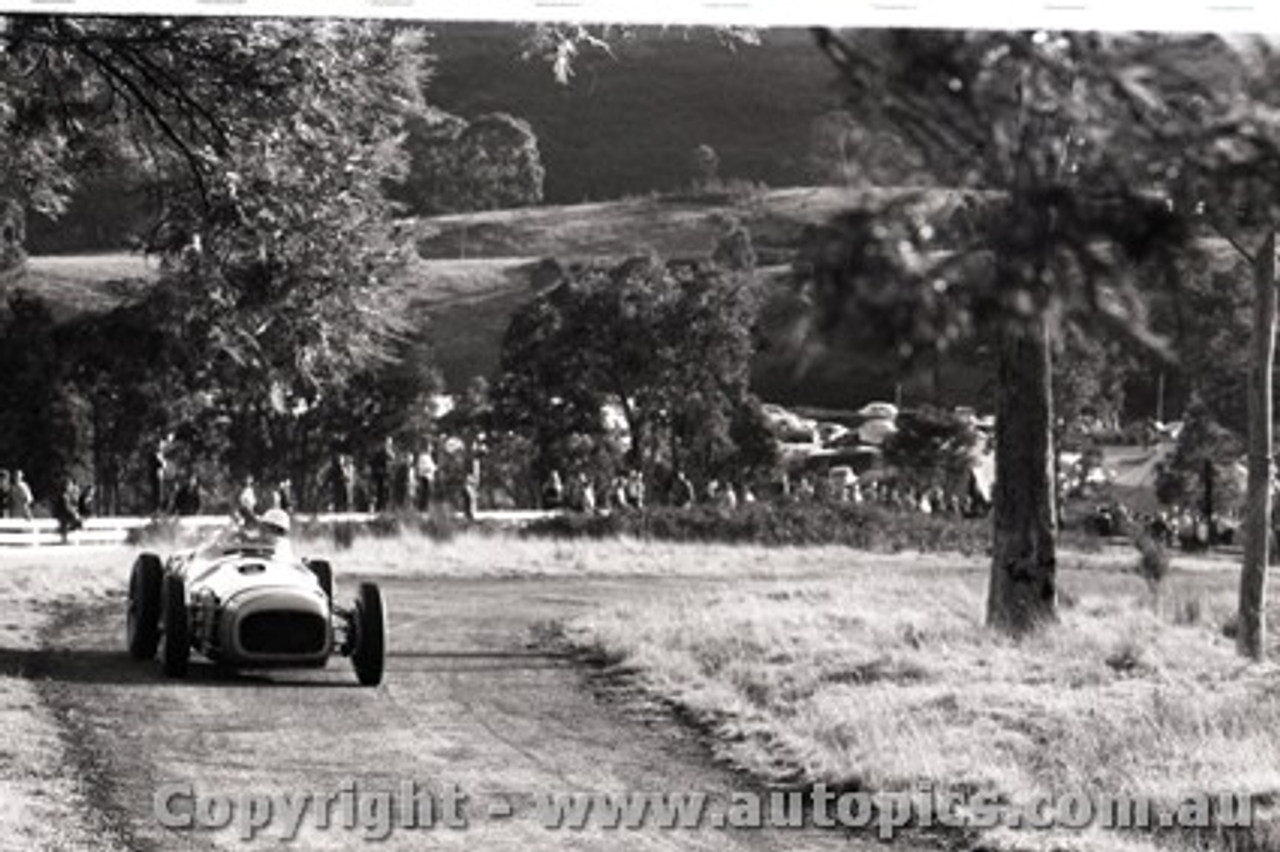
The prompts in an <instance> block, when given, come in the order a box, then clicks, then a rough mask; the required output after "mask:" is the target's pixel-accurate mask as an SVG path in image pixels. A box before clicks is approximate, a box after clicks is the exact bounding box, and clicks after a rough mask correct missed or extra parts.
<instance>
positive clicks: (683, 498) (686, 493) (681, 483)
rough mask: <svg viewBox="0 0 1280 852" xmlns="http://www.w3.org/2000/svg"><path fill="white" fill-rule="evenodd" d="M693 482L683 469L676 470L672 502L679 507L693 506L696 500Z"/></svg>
mask: <svg viewBox="0 0 1280 852" xmlns="http://www.w3.org/2000/svg"><path fill="white" fill-rule="evenodd" d="M695 493H696V492H695V491H694V489H693V483H692V482H690V481H689V477H687V476H685V473H684V471H683V470H678V471H676V481H675V484H674V485H673V486H672V488H671V503H672V505H674V506H677V507H679V508H684V507H685V506H692V505H693V501H694V494H695Z"/></svg>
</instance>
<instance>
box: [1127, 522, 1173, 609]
mask: <svg viewBox="0 0 1280 852" xmlns="http://www.w3.org/2000/svg"><path fill="white" fill-rule="evenodd" d="M1134 545H1135V546H1136V547H1137V548H1138V565H1137V570H1138V576H1140V577H1141V578H1142V579H1144V580H1146V581H1147V586H1149V587H1150V589H1151V591H1152V593H1153V594H1157V593H1158V592H1159V591H1160V587H1161V585H1162V584H1163V583H1164V579H1165V578H1166V577H1168V576H1169V569H1170V563H1169V553H1168V551H1166V550H1165V548H1164V545H1163V544H1161V543H1160V542H1159V541H1157V540H1156V539H1155V537H1154V536H1152V535H1150V534H1149V533H1147V532H1142V533H1139V534H1138V537H1137V539H1136V540H1135V541H1134Z"/></svg>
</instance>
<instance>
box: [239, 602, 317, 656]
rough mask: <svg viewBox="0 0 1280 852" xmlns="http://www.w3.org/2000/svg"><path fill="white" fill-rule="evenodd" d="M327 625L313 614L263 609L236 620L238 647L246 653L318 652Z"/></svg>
mask: <svg viewBox="0 0 1280 852" xmlns="http://www.w3.org/2000/svg"><path fill="white" fill-rule="evenodd" d="M328 629H329V625H328V624H326V623H325V620H324V619H323V618H321V617H320V616H318V615H316V614H315V613H310V612H293V611H290V610H264V611H263V612H254V613H250V614H249V615H247V616H245V617H244V620H243V621H241V622H240V647H241V648H243V649H244V650H245V651H246V652H248V653H250V654H318V653H320V652H321V651H323V650H324V649H325V644H326V643H327V641H328V638H329V637H328V635H327V631H328Z"/></svg>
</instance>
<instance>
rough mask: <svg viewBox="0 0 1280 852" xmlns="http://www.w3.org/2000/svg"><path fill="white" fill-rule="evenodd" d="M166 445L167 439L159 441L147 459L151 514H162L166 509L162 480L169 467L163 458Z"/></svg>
mask: <svg viewBox="0 0 1280 852" xmlns="http://www.w3.org/2000/svg"><path fill="white" fill-rule="evenodd" d="M167 447H168V442H167V441H165V440H161V441H159V442H158V443H157V444H156V447H155V450H153V451H152V453H151V456H150V458H148V459H147V483H148V486H149V490H150V498H151V514H153V515H159V514H162V513H163V512H164V511H165V509H166V501H165V493H164V481H165V474H166V473H167V472H168V469H169V462H168V460H167V459H166V458H165V450H166V449H167Z"/></svg>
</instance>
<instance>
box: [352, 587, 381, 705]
mask: <svg viewBox="0 0 1280 852" xmlns="http://www.w3.org/2000/svg"><path fill="white" fill-rule="evenodd" d="M353 620H354V624H353V626H354V627H355V629H356V644H355V650H354V651H353V652H352V654H351V663H352V665H354V666H355V669H356V678H357V679H358V680H359V681H360V683H361V684H362V685H363V686H377V685H378V684H380V683H382V672H383V669H384V668H385V666H386V657H387V619H386V607H384V606H383V603H382V590H380V589H379V588H378V585H377V583H361V584H360V590H359V593H358V596H357V598H356V607H355V618H354V619H353Z"/></svg>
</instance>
